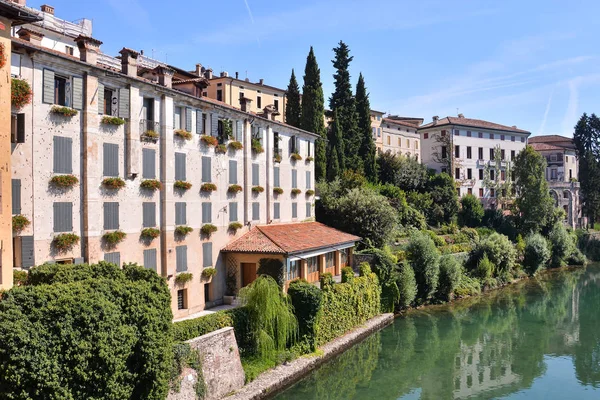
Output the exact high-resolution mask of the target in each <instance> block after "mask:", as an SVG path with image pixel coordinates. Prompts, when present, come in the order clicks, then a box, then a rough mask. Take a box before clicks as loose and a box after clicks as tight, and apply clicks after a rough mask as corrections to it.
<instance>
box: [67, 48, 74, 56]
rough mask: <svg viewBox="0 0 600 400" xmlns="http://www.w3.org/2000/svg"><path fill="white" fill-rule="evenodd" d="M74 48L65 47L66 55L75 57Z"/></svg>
mask: <svg viewBox="0 0 600 400" xmlns="http://www.w3.org/2000/svg"><path fill="white" fill-rule="evenodd" d="M73 51H74V48H73V46H65V53H66V54H67V55H69V56H72V55H73Z"/></svg>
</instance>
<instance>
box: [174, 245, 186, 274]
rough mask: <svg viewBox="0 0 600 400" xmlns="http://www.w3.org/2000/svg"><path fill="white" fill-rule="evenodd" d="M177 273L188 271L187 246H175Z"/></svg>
mask: <svg viewBox="0 0 600 400" xmlns="http://www.w3.org/2000/svg"><path fill="white" fill-rule="evenodd" d="M175 265H176V272H184V271H187V269H188V266H187V246H175Z"/></svg>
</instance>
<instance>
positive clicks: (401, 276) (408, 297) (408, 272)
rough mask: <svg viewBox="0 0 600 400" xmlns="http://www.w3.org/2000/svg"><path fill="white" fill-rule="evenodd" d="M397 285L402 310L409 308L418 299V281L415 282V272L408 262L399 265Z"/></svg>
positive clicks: (399, 304)
mask: <svg viewBox="0 0 600 400" xmlns="http://www.w3.org/2000/svg"><path fill="white" fill-rule="evenodd" d="M396 284H397V286H398V290H399V292H400V299H399V301H398V306H399V307H400V308H406V307H409V306H410V305H411V304H412V302H413V301H415V297H417V281H416V280H415V271H414V270H413V269H412V267H411V266H410V265H409V264H408V263H407V262H401V263H400V264H398V279H397V281H396Z"/></svg>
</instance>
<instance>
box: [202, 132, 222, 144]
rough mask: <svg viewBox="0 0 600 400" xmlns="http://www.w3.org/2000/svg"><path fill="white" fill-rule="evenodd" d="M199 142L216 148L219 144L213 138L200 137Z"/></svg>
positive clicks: (207, 136)
mask: <svg viewBox="0 0 600 400" xmlns="http://www.w3.org/2000/svg"><path fill="white" fill-rule="evenodd" d="M200 140H201V141H202V143H204V144H205V145H207V146H216V145H218V144H219V141H218V140H217V138H216V137H214V136H209V135H202V136H200Z"/></svg>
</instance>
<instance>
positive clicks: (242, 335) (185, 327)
mask: <svg viewBox="0 0 600 400" xmlns="http://www.w3.org/2000/svg"><path fill="white" fill-rule="evenodd" d="M228 326H232V327H233V329H234V330H235V339H236V342H237V343H238V346H239V347H240V349H241V350H242V351H244V350H247V349H249V344H250V343H249V342H248V310H247V309H246V307H238V308H234V309H231V310H227V311H219V312H215V313H212V314H208V315H206V316H203V317H199V318H194V319H188V320H185V321H179V322H175V323H173V340H175V342H184V341H186V340H190V339H193V338H196V337H198V336H202V335H206V334H207V333H210V332H214V331H216V330H219V329H221V328H226V327H228Z"/></svg>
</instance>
